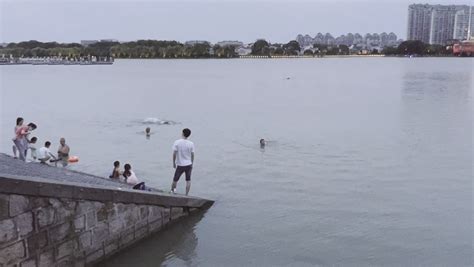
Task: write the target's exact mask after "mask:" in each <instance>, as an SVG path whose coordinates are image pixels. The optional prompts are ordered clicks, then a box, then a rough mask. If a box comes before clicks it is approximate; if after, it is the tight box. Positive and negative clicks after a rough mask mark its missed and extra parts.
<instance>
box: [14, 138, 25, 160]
mask: <svg viewBox="0 0 474 267" xmlns="http://www.w3.org/2000/svg"><path fill="white" fill-rule="evenodd" d="M15 145H16V148H17V149H18V156H19V158H20V159H21V160H23V161H25V160H26V159H25V150H24V149H23V141H22V140H15Z"/></svg>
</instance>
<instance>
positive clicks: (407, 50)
mask: <svg viewBox="0 0 474 267" xmlns="http://www.w3.org/2000/svg"><path fill="white" fill-rule="evenodd" d="M425 49H426V44H424V43H423V42H422V41H405V42H403V43H401V44H400V45H399V46H398V54H399V55H424V53H425Z"/></svg>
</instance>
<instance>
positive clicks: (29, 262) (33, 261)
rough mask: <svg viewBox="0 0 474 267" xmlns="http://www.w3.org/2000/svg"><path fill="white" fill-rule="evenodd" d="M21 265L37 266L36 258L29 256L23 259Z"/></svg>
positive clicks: (25, 266) (21, 266)
mask: <svg viewBox="0 0 474 267" xmlns="http://www.w3.org/2000/svg"><path fill="white" fill-rule="evenodd" d="M20 267H36V258H29V259H27V260H25V261H23V262H22V263H21V264H20Z"/></svg>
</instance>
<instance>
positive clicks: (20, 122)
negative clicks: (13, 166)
mask: <svg viewBox="0 0 474 267" xmlns="http://www.w3.org/2000/svg"><path fill="white" fill-rule="evenodd" d="M23 122H24V120H23V118H22V117H18V118H16V125H15V130H14V131H13V134H14V136H13V138H12V141H13V146H12V150H13V158H15V159H17V158H18V157H17V156H16V152H17V150H18V149H17V145H16V143H15V140H16V131H18V129H19V128H20V127H21V126H23Z"/></svg>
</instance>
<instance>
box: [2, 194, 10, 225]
mask: <svg viewBox="0 0 474 267" xmlns="http://www.w3.org/2000/svg"><path fill="white" fill-rule="evenodd" d="M9 214H10V196H9V195H5V194H0V220H3V219H6V218H8V217H9Z"/></svg>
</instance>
